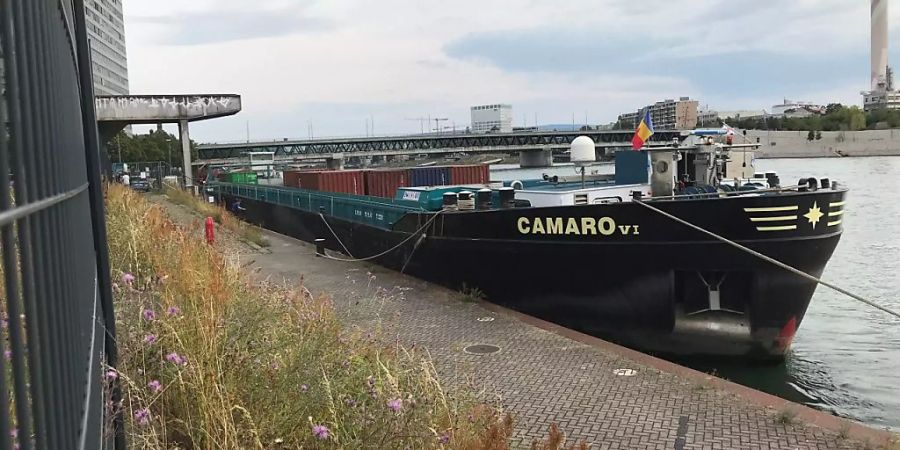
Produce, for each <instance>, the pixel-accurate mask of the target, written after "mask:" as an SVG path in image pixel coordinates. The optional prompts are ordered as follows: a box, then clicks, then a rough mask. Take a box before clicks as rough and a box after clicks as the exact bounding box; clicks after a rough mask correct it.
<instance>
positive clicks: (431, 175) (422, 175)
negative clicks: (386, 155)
mask: <svg viewBox="0 0 900 450" xmlns="http://www.w3.org/2000/svg"><path fill="white" fill-rule="evenodd" d="M448 184H450V169H448V168H447V167H415V168H412V169H409V185H410V186H446V185H448Z"/></svg>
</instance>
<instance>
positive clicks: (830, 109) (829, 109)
mask: <svg viewBox="0 0 900 450" xmlns="http://www.w3.org/2000/svg"><path fill="white" fill-rule="evenodd" d="M843 107H844V105H842V104H840V103H829V104H828V106H826V107H825V115H826V116H827V115H829V114H834V113H835V112H837V111H838V110H840V109H841V108H843Z"/></svg>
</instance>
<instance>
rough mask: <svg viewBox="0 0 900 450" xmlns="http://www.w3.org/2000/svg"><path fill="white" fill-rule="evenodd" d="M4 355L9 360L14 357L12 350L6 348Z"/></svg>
mask: <svg viewBox="0 0 900 450" xmlns="http://www.w3.org/2000/svg"><path fill="white" fill-rule="evenodd" d="M3 357H4V358H6V360H7V361H9V360H10V359H12V350H4V351H3Z"/></svg>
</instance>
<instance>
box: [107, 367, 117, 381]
mask: <svg viewBox="0 0 900 450" xmlns="http://www.w3.org/2000/svg"><path fill="white" fill-rule="evenodd" d="M116 378H119V372H116V369H109V370H107V371H106V379H107V380H115V379H116Z"/></svg>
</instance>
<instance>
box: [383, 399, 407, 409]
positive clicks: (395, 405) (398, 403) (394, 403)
mask: <svg viewBox="0 0 900 450" xmlns="http://www.w3.org/2000/svg"><path fill="white" fill-rule="evenodd" d="M387 406H388V408H390V410H391V411H393V412H400V408H402V407H403V400H400V399H399V398H395V399H393V400H391V401H389V402H387Z"/></svg>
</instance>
